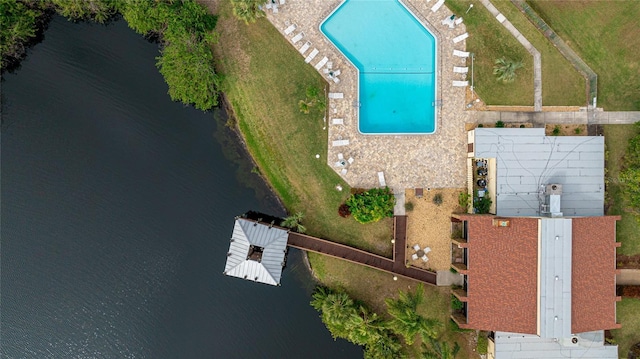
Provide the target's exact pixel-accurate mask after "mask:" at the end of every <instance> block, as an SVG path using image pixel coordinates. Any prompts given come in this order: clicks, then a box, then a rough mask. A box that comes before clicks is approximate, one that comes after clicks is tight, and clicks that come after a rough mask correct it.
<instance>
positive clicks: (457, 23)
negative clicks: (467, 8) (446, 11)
mask: <svg viewBox="0 0 640 359" xmlns="http://www.w3.org/2000/svg"><path fill="white" fill-rule="evenodd" d="M453 23H454V24H456V25H460V24H462V18H461V17H459V18H457V19H455V21H454V22H453Z"/></svg>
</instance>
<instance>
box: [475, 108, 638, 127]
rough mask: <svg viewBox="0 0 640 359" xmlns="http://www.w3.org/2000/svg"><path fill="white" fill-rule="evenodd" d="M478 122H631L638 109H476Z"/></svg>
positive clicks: (604, 123) (634, 118)
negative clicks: (518, 110) (562, 110)
mask: <svg viewBox="0 0 640 359" xmlns="http://www.w3.org/2000/svg"><path fill="white" fill-rule="evenodd" d="M476 115H477V117H478V123H495V122H496V121H502V122H531V123H540V124H546V123H551V124H589V125H608V124H631V123H636V122H638V121H640V111H617V112H616V111H580V112H506V111H478V112H477V113H476Z"/></svg>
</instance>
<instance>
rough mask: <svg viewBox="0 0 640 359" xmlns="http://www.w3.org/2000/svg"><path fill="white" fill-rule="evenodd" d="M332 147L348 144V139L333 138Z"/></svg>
mask: <svg viewBox="0 0 640 359" xmlns="http://www.w3.org/2000/svg"><path fill="white" fill-rule="evenodd" d="M331 145H332V146H333V147H340V146H349V140H335V141H333V142H332V143H331Z"/></svg>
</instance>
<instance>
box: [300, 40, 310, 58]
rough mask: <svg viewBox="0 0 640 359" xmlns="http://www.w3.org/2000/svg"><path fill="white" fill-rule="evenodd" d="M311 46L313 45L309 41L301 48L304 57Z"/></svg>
mask: <svg viewBox="0 0 640 359" xmlns="http://www.w3.org/2000/svg"><path fill="white" fill-rule="evenodd" d="M310 46H311V43H310V42H309V41H307V42H305V43H304V45H302V47H301V48H300V50H298V51H300V53H301V54H302V55H304V53H305V52H307V50H309V47H310Z"/></svg>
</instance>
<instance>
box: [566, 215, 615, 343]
mask: <svg viewBox="0 0 640 359" xmlns="http://www.w3.org/2000/svg"><path fill="white" fill-rule="evenodd" d="M619 219H620V217H619V216H606V217H586V218H573V221H572V223H573V224H572V236H573V241H572V247H571V253H572V254H571V257H572V258H571V261H572V263H573V265H572V268H571V293H572V296H571V318H572V320H571V331H572V332H573V333H582V332H587V331H592V330H602V329H613V328H619V327H620V325H619V324H616V274H615V270H616V248H615V245H616V220H619Z"/></svg>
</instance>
